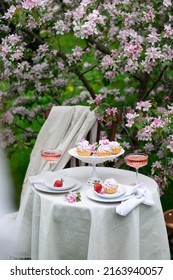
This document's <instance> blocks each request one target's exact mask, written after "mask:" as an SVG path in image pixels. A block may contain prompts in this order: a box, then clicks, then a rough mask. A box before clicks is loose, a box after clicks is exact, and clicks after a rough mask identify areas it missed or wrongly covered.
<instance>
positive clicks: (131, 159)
mask: <svg viewBox="0 0 173 280" xmlns="http://www.w3.org/2000/svg"><path fill="white" fill-rule="evenodd" d="M125 161H126V164H127V165H128V166H130V167H134V168H135V169H136V184H138V169H139V168H140V167H143V166H145V165H147V164H148V155H145V154H129V155H127V156H125Z"/></svg>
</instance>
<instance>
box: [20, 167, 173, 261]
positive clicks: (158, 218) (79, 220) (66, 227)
mask: <svg viewBox="0 0 173 280" xmlns="http://www.w3.org/2000/svg"><path fill="white" fill-rule="evenodd" d="M91 171H92V168H91V167H90V166H83V167H74V168H68V169H63V170H61V172H62V173H63V174H64V175H67V176H70V177H73V178H75V179H77V180H78V181H79V182H80V183H81V187H80V188H79V190H78V191H80V193H81V201H80V202H75V203H69V202H67V201H66V200H65V194H64V193H63V194H59V193H58V194H49V193H45V192H41V191H38V190H37V189H35V187H31V189H29V190H28V192H27V195H26V196H25V202H24V203H23V206H22V207H23V210H22V212H23V213H24V214H23V220H24V219H25V228H24V229H23V232H24V234H25V233H26V232H29V233H28V238H26V237H25V239H24V240H22V238H23V237H22V236H21V237H20V235H19V238H20V242H21V244H22V243H23V244H24V243H27V244H25V245H26V246H25V248H26V251H30V254H31V259H42V260H46V259H57V260H64V259H66V260H75V259H79V260H87V259H88V260H108V259H111V260H123V259H124V260H133V259H137V260H139V259H146V260H150V259H155V260H156V259H170V253H169V245H168V239H167V233H166V227H165V223H164V217H163V212H162V207H161V203H160V197H159V193H158V186H157V184H156V182H155V181H154V180H153V179H151V178H149V177H147V176H144V175H142V174H139V180H140V181H141V182H143V183H145V184H146V186H147V187H148V188H149V189H150V191H151V193H152V195H153V199H154V202H155V204H154V205H153V206H147V205H144V204H140V205H139V206H137V207H136V208H135V209H134V210H133V211H131V212H130V213H129V214H128V215H127V216H120V215H118V214H116V211H115V209H116V205H118V204H117V203H119V202H112V203H104V202H99V201H94V200H92V199H90V198H89V197H88V196H87V191H88V189H89V188H91V187H90V186H88V185H87V184H86V182H87V179H88V178H89V177H90V175H91ZM97 173H98V175H99V177H100V178H101V179H102V180H105V179H107V178H115V179H116V181H117V182H118V183H120V184H125V185H130V184H132V183H133V182H134V180H135V172H132V171H127V170H121V169H115V168H109V167H97ZM25 212H26V213H25ZM26 217H27V219H28V223H27V227H28V229H29V231H27V230H26ZM20 221H21V228H20V232H21V231H22V219H20ZM26 239H27V240H26Z"/></svg>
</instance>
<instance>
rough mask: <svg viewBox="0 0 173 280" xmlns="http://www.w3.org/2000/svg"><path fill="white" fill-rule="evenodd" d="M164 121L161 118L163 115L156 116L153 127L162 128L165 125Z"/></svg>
mask: <svg viewBox="0 0 173 280" xmlns="http://www.w3.org/2000/svg"><path fill="white" fill-rule="evenodd" d="M164 124H165V123H164V122H163V120H162V119H161V117H160V116H159V117H158V118H154V120H153V122H152V123H151V127H152V128H161V127H164Z"/></svg>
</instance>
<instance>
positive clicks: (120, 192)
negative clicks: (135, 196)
mask: <svg viewBox="0 0 173 280" xmlns="http://www.w3.org/2000/svg"><path fill="white" fill-rule="evenodd" d="M125 192H126V187H125V186H123V185H120V184H119V185H118V189H117V192H116V193H113V194H107V193H105V192H103V193H98V192H96V191H95V190H94V193H95V194H96V195H98V196H100V197H102V198H104V199H112V198H115V197H119V196H121V195H123V194H124V193H125Z"/></svg>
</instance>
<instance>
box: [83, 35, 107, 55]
mask: <svg viewBox="0 0 173 280" xmlns="http://www.w3.org/2000/svg"><path fill="white" fill-rule="evenodd" d="M87 40H88V42H89V43H90V44H91V45H95V46H96V48H97V49H98V50H99V51H100V52H102V53H103V54H108V55H111V51H110V50H109V49H108V48H106V47H105V46H104V45H101V44H100V43H97V42H95V40H94V39H93V38H91V37H89V38H88V39H87Z"/></svg>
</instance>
